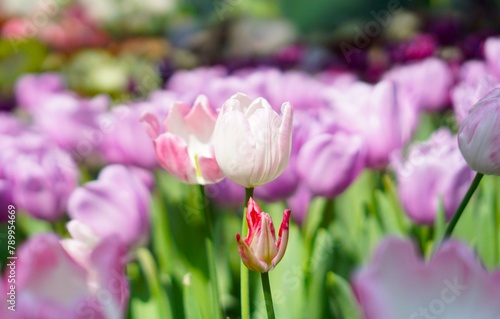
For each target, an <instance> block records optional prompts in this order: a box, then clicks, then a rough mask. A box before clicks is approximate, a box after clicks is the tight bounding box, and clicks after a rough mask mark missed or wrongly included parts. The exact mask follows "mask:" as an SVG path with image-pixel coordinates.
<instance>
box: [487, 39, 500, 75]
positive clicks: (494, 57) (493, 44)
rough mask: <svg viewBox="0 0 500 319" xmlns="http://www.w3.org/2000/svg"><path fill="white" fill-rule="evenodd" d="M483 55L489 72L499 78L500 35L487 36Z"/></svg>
mask: <svg viewBox="0 0 500 319" xmlns="http://www.w3.org/2000/svg"><path fill="white" fill-rule="evenodd" d="M484 57H485V58H486V63H487V65H488V69H489V70H490V72H491V73H492V74H493V75H494V76H495V77H496V79H497V80H500V37H494V38H488V39H487V40H486V41H485V42H484Z"/></svg>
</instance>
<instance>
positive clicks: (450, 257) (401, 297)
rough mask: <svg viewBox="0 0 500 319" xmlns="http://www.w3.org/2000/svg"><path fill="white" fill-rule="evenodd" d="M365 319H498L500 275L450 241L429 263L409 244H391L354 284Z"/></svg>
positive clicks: (389, 241) (385, 243)
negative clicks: (485, 267)
mask: <svg viewBox="0 0 500 319" xmlns="http://www.w3.org/2000/svg"><path fill="white" fill-rule="evenodd" d="M353 286H354V291H355V294H356V296H357V298H358V300H359V303H360V305H361V308H362V310H363V313H364V318H365V319H403V318H404V319H419V318H440V319H470V318H481V319H493V318H499V316H500V303H499V302H498V300H500V272H499V271H497V272H494V273H490V272H488V271H487V270H485V269H484V268H483V266H482V265H481V263H480V262H479V261H478V260H477V257H476V256H475V255H474V253H473V252H472V251H471V249H470V248H469V247H467V246H466V245H465V244H462V243H460V242H458V241H448V242H446V243H445V244H443V246H442V247H440V248H439V250H438V251H437V253H436V254H435V255H434V256H433V257H432V258H431V260H430V261H429V262H425V261H424V259H423V258H422V257H420V256H418V254H417V252H416V250H415V248H414V247H413V246H412V244H411V243H410V242H408V241H406V240H402V239H396V238H389V239H386V240H385V241H383V242H382V244H381V245H380V246H379V248H378V250H377V252H376V254H375V256H374V258H373V260H372V261H371V263H370V264H368V265H367V266H365V268H363V269H362V270H361V271H360V272H359V273H357V274H356V275H355V277H354V280H353Z"/></svg>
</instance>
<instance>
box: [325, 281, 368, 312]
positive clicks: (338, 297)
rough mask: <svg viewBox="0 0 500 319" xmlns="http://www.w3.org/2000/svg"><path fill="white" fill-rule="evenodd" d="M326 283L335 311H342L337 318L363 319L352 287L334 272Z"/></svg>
mask: <svg viewBox="0 0 500 319" xmlns="http://www.w3.org/2000/svg"><path fill="white" fill-rule="evenodd" d="M326 282H327V286H328V292H329V295H330V301H331V302H332V303H333V306H334V309H335V308H338V309H340V316H338V317H336V318H345V319H361V313H360V309H359V306H358V303H357V301H356V297H355V296H354V293H353V292H352V289H351V285H350V284H349V283H348V282H347V281H346V280H345V279H344V278H342V277H341V276H339V275H337V274H335V273H333V272H329V273H328V274H327V277H326Z"/></svg>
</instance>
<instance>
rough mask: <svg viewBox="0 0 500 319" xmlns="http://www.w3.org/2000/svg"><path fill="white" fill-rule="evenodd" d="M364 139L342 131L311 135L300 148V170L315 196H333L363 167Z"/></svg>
mask: <svg viewBox="0 0 500 319" xmlns="http://www.w3.org/2000/svg"><path fill="white" fill-rule="evenodd" d="M364 163H365V154H364V144H363V140H362V138H361V137H360V136H358V135H352V134H347V133H345V132H342V131H338V132H335V133H323V134H319V135H317V136H314V137H311V138H310V139H309V141H307V142H306V143H305V144H304V145H303V146H302V149H301V150H300V153H299V156H298V158H297V169H298V172H299V175H300V177H301V179H302V181H303V182H304V183H305V184H306V185H307V187H308V188H309V189H310V190H311V192H312V194H313V195H318V196H324V197H328V198H333V197H335V196H337V195H339V194H340V193H342V192H343V191H344V190H345V189H346V188H347V187H348V186H349V185H350V184H351V183H352V182H353V181H354V180H355V179H356V177H357V176H358V175H359V173H360V172H361V171H362V169H363V168H364Z"/></svg>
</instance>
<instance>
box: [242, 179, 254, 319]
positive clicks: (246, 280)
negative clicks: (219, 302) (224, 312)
mask: <svg viewBox="0 0 500 319" xmlns="http://www.w3.org/2000/svg"><path fill="white" fill-rule="evenodd" d="M252 196H253V187H249V188H246V189H245V210H244V213H243V218H242V222H241V236H245V234H246V233H248V225H247V222H246V211H247V209H246V207H248V200H249V199H250V197H252ZM240 280H241V285H240V287H241V288H240V289H241V291H240V294H241V319H250V274H249V271H248V268H247V267H246V266H245V265H244V264H243V261H241V262H240Z"/></svg>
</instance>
